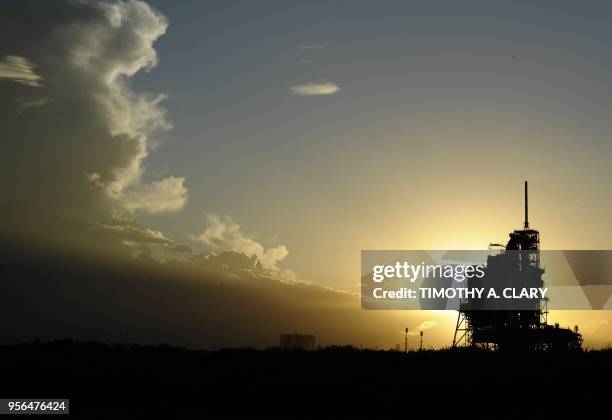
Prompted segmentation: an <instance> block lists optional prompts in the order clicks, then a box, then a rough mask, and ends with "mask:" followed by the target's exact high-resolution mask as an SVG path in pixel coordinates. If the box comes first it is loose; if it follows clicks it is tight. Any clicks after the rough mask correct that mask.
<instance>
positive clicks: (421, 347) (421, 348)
mask: <svg viewBox="0 0 612 420" xmlns="http://www.w3.org/2000/svg"><path fill="white" fill-rule="evenodd" d="M419 350H421V351H422V350H423V331H421V346H420V347H419Z"/></svg>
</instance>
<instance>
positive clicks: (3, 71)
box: [0, 55, 42, 87]
mask: <svg viewBox="0 0 612 420" xmlns="http://www.w3.org/2000/svg"><path fill="white" fill-rule="evenodd" d="M35 67H36V66H35V65H34V64H33V63H32V62H31V61H30V60H28V59H27V58H25V57H20V56H18V55H7V56H5V57H4V58H3V59H2V60H0V80H1V79H5V80H11V81H13V82H17V83H22V84H24V85H27V86H35V87H40V86H41V84H40V81H41V80H42V77H41V76H39V75H38V74H36V72H35V71H34V68H35Z"/></svg>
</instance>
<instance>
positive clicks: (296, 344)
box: [280, 333, 315, 350]
mask: <svg viewBox="0 0 612 420" xmlns="http://www.w3.org/2000/svg"><path fill="white" fill-rule="evenodd" d="M280 346H281V348H283V349H285V350H289V349H301V350H314V349H315V336H314V335H304V334H297V333H295V334H281V336H280Z"/></svg>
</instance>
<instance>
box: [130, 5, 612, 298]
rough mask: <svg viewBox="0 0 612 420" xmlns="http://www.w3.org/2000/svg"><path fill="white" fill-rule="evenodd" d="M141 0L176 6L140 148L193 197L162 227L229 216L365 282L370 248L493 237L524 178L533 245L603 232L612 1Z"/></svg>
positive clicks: (343, 280) (324, 278)
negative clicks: (162, 112) (156, 99)
mask: <svg viewBox="0 0 612 420" xmlns="http://www.w3.org/2000/svg"><path fill="white" fill-rule="evenodd" d="M152 5H153V6H155V7H156V8H157V9H158V10H160V11H161V12H162V13H164V14H165V15H166V16H167V17H168V20H169V23H170V25H169V27H168V30H167V33H166V34H165V35H164V36H163V37H161V38H160V39H159V41H158V42H157V43H156V50H157V52H158V54H159V57H160V64H159V65H158V67H157V68H156V69H155V71H152V72H150V73H141V74H138V75H137V77H136V78H135V80H134V85H135V86H137V87H138V88H139V89H144V90H148V91H161V92H164V93H166V94H167V95H168V99H167V100H166V101H165V102H164V107H165V108H166V109H167V110H168V117H169V119H170V120H171V121H172V122H173V124H174V128H173V130H171V131H169V132H167V133H164V135H163V136H162V139H161V140H160V142H161V145H160V147H159V149H158V150H156V151H155V153H153V154H152V155H151V156H150V158H149V159H148V160H147V162H146V165H147V170H148V171H150V172H151V173H152V174H164V173H166V172H167V171H174V172H177V173H180V175H181V176H185V178H186V184H185V185H186V186H187V187H188V189H189V201H188V202H187V204H186V206H185V207H184V208H183V209H182V210H181V212H180V214H179V215H178V217H177V215H176V214H171V215H165V216H160V217H158V216H152V217H147V218H146V221H147V223H149V224H151V225H152V226H155V227H158V228H159V229H160V230H162V231H164V232H168V234H170V233H171V234H172V237H174V238H176V239H181V240H188V238H189V236H190V235H193V234H194V230H195V231H197V230H198V229H204V228H205V227H206V223H207V216H206V215H207V214H220V215H228V216H230V217H232V218H233V219H234V220H235V221H236V222H237V223H239V224H240V225H241V227H242V229H243V230H245V231H246V232H248V233H249V234H250V235H253V236H255V237H256V238H257V240H259V241H261V242H262V243H264V244H268V246H276V245H277V244H283V245H285V246H286V248H287V249H288V252H289V254H288V256H287V257H286V259H284V261H283V264H284V265H285V266H287V267H290V268H291V269H292V270H294V271H295V272H296V273H297V274H298V275H299V276H300V277H302V278H305V279H308V280H310V281H314V282H318V283H321V284H326V285H330V286H333V287H338V288H341V289H343V290H356V287H357V285H358V282H357V281H355V279H356V278H357V276H356V273H357V270H358V268H357V267H358V263H356V261H357V260H358V258H359V251H360V250H361V249H369V248H374V249H378V248H383V249H385V248H389V249H397V248H400V249H401V248H413V249H429V248H432V249H447V248H457V249H463V248H468V249H472V248H475V249H481V248H483V247H486V245H487V244H488V243H489V242H491V241H502V240H504V238H505V237H506V235H507V232H509V231H510V230H511V229H514V228H516V227H519V226H520V223H521V217H522V211H521V206H522V194H521V192H522V190H521V189H522V181H523V179H528V180H529V181H530V186H531V194H532V201H531V202H532V212H531V213H532V224H533V225H534V226H536V227H537V228H539V229H540V230H541V231H542V245H543V247H545V248H548V249H574V248H578V249H600V248H603V249H605V248H609V247H610V246H611V245H612V244H611V239H610V238H611V237H612V236H611V233H612V230H611V228H610V226H611V224H610V221H611V219H610V214H612V213H611V212H610V210H611V201H610V195H609V191H610V180H609V176H608V175H609V171H608V167H609V165H610V147H611V146H610V141H609V135H610V132H611V129H612V126H611V122H610V121H611V120H610V118H609V114H610V111H611V110H612V109H611V107H612V104H611V101H610V100H609V93H610V90H609V89H610V88H609V86H610V80H611V78H612V72H611V71H610V70H611V69H612V54H611V51H610V49H609V42H610V39H611V35H612V29H610V25H609V21H610V18H609V17H610V11H611V10H610V8H611V6H610V5H609V4H608V3H606V2H587V3H580V4H577V3H570V2H538V3H537V4H534V3H533V2H499V3H496V4H492V3H490V2H461V4H460V5H459V4H457V3H456V2H403V1H402V2H382V3H379V2H333V3H330V2H307V3H306V2H303V3H299V2H269V1H262V2H248V1H246V2H240V1H231V2H225V1H223V2H200V1H197V2H181V3H180V4H178V3H176V2H166V1H153V2H152ZM324 82H327V83H332V84H334V85H337V87H338V88H339V90H338V91H337V92H335V93H333V94H327V95H312V96H299V95H296V94H293V93H292V91H291V88H292V87H294V86H298V85H304V84H308V83H324ZM493 197H497V198H496V199H494V200H492V199H491V198H493ZM192 245H196V246H197V244H192Z"/></svg>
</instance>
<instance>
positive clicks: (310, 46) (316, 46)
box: [297, 44, 325, 50]
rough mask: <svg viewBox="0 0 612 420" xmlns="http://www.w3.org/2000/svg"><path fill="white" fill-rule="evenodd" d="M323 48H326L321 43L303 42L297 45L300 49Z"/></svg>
mask: <svg viewBox="0 0 612 420" xmlns="http://www.w3.org/2000/svg"><path fill="white" fill-rule="evenodd" d="M321 48H325V46H324V45H321V44H302V45H298V47H297V49H298V50H320V49H321Z"/></svg>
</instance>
